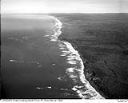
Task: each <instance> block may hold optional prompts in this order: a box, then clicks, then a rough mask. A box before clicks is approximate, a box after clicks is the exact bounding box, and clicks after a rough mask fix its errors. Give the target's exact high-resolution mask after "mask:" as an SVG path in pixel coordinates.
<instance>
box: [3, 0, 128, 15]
mask: <svg viewBox="0 0 128 103" xmlns="http://www.w3.org/2000/svg"><path fill="white" fill-rule="evenodd" d="M1 13H128V0H1Z"/></svg>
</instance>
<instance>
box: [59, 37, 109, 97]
mask: <svg viewBox="0 0 128 103" xmlns="http://www.w3.org/2000/svg"><path fill="white" fill-rule="evenodd" d="M59 40H62V41H64V42H69V43H71V41H69V40H65V39H64V38H61V35H60V36H59ZM71 45H72V46H73V48H74V49H75V50H77V51H78V53H79V55H80V57H81V59H82V61H83V64H84V76H85V78H86V79H87V81H88V82H89V83H90V84H91V86H92V87H94V88H95V89H96V91H97V92H99V93H100V95H102V96H103V97H104V98H106V99H107V98H108V96H107V95H105V94H104V92H103V91H101V90H100V89H99V88H98V85H96V84H95V80H92V79H95V76H93V75H92V74H93V72H89V69H87V68H86V66H87V63H88V62H87V60H86V59H85V58H83V56H82V53H81V52H80V50H79V49H78V46H77V45H76V44H75V43H71ZM88 75H92V76H93V77H91V76H88Z"/></svg>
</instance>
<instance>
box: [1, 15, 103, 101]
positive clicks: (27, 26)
mask: <svg viewBox="0 0 128 103" xmlns="http://www.w3.org/2000/svg"><path fill="white" fill-rule="evenodd" d="M62 28H63V23H62V22H61V21H60V20H59V19H58V18H56V17H54V16H48V15H2V19H1V40H2V42H1V54H2V55H1V61H2V62H1V64H2V66H1V75H2V76H1V77H2V82H1V88H2V95H1V97H2V98H89V99H96V98H97V99H101V98H104V97H102V96H101V95H100V94H99V93H98V92H97V91H96V90H95V89H94V88H93V87H92V86H91V85H90V83H89V82H88V81H87V80H86V78H85V75H84V64H83V61H82V59H81V56H80V54H79V52H78V51H77V50H75V49H74V48H73V46H72V44H70V43H69V42H67V41H62V40H59V39H58V37H59V36H60V35H63V34H62V31H61V29H62ZM84 62H86V61H84Z"/></svg>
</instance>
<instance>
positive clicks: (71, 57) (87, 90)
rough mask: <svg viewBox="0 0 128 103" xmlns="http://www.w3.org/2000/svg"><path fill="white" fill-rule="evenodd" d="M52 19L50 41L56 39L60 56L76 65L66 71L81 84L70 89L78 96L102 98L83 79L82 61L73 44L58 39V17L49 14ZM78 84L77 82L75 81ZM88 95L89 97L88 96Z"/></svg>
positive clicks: (59, 26)
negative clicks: (53, 24) (52, 29)
mask: <svg viewBox="0 0 128 103" xmlns="http://www.w3.org/2000/svg"><path fill="white" fill-rule="evenodd" d="M50 17H51V18H52V19H53V20H55V29H54V35H52V36H51V41H57V42H58V43H59V47H60V48H61V49H65V50H62V54H61V55H60V56H66V57H67V60H68V63H70V64H73V65H78V64H79V66H75V67H71V68H67V70H66V73H67V74H68V75H69V77H70V78H72V80H73V81H74V82H75V83H76V82H77V80H80V81H79V82H81V85H75V86H74V87H73V88H72V90H74V91H76V92H77V94H78V95H79V97H81V98H83V99H84V98H89V99H103V98H104V97H102V96H101V95H100V94H99V93H98V92H97V91H96V90H95V89H94V88H93V87H92V86H91V85H90V83H89V82H88V81H87V80H86V79H85V75H84V64H83V61H82V59H81V57H80V55H79V53H78V51H76V50H75V49H74V48H73V46H72V45H71V44H70V43H69V42H65V41H60V40H58V37H59V35H61V28H62V23H61V21H60V20H59V19H57V18H56V17H54V16H50ZM76 71H77V72H76ZM77 84H79V83H77ZM88 95H90V97H89V96H88Z"/></svg>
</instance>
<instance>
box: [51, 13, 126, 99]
mask: <svg viewBox="0 0 128 103" xmlns="http://www.w3.org/2000/svg"><path fill="white" fill-rule="evenodd" d="M53 15H55V16H56V17H58V18H59V19H60V21H61V22H62V23H63V29H62V35H61V36H60V39H62V40H66V41H69V42H70V43H72V44H73V46H74V47H75V48H76V49H77V50H78V51H79V52H80V54H81V56H82V58H83V61H84V65H85V76H86V78H87V79H88V80H89V81H90V83H91V84H92V85H93V86H94V87H95V88H96V89H97V90H98V91H99V92H100V93H101V94H102V95H104V96H105V97H106V98H116V99H117V98H128V78H127V77H128V20H127V18H128V14H53Z"/></svg>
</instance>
